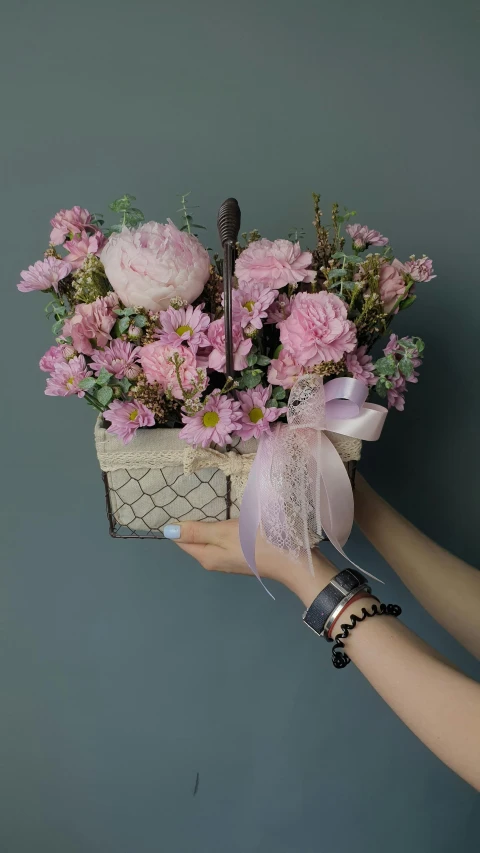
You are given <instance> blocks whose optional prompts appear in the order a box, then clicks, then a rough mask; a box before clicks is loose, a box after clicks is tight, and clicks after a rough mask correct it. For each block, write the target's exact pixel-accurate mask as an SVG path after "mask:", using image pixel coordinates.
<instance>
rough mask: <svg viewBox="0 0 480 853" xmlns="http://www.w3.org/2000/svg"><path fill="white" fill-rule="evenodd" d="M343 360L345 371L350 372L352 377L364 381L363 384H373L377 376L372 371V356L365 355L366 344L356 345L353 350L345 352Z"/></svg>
mask: <svg viewBox="0 0 480 853" xmlns="http://www.w3.org/2000/svg"><path fill="white" fill-rule="evenodd" d="M345 361H346V366H347V371H348V373H351V374H352V376H353V378H354V379H359V380H360V382H365V385H375V383H376V381H377V377H376V376H375V374H374V372H373V361H372V357H371V356H370V355H367V347H366V346H363V347H357V349H356V350H354V351H353V352H349V353H347V356H346V358H345Z"/></svg>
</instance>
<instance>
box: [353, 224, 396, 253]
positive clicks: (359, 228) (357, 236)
mask: <svg viewBox="0 0 480 853" xmlns="http://www.w3.org/2000/svg"><path fill="white" fill-rule="evenodd" d="M345 230H346V232H347V234H348V235H349V236H350V237H351V238H352V242H353V245H354V246H355V248H356V249H359V250H360V251H363V250H364V249H366V248H367V246H387V245H388V237H384V236H383V234H380V231H372V229H371V228H369V227H368V225H358V224H356V225H347V227H346V228H345Z"/></svg>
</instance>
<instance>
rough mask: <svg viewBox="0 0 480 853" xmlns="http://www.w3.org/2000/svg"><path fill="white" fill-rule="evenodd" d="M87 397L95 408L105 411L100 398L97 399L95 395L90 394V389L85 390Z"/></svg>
mask: <svg viewBox="0 0 480 853" xmlns="http://www.w3.org/2000/svg"><path fill="white" fill-rule="evenodd" d="M85 399H86V400H88V402H89V403H91V404H92V406H94V408H95V409H97V410H98V411H99V412H104V411H105V409H104V408H103V406H102V405H101V403H99V402H98V400H96V399H95V397H93V396H92V395H91V394H89V393H88V391H85Z"/></svg>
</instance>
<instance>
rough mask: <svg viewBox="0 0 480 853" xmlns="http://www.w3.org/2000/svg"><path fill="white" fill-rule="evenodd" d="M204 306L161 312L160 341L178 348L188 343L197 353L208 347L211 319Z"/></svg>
mask: <svg viewBox="0 0 480 853" xmlns="http://www.w3.org/2000/svg"><path fill="white" fill-rule="evenodd" d="M203 307H204V306H203V305H197V307H196V308H193V307H192V306H191V305H187V307H186V308H172V307H170V308H167V310H166V311H160V323H161V326H162V328H161V330H160V332H159V334H158V340H159V341H160V342H161V343H162V344H169V345H170V346H173V347H175V346H178V344H179V343H186V344H188V346H189V347H190V349H191V350H192V352H194V353H196V352H197V350H198V348H199V347H205V346H208V338H207V336H206V334H205V330H206V329H208V326H209V324H210V317H209V316H208V314H204V313H203V311H202V308H203Z"/></svg>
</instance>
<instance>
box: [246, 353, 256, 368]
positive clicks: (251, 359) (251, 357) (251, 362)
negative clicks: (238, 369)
mask: <svg viewBox="0 0 480 853" xmlns="http://www.w3.org/2000/svg"><path fill="white" fill-rule="evenodd" d="M256 363H257V353H256V352H249V353H248V355H247V364H248V366H249V367H253V365H254V364H256Z"/></svg>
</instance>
